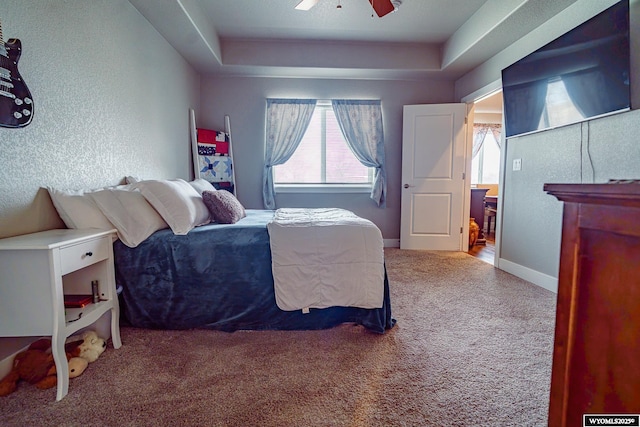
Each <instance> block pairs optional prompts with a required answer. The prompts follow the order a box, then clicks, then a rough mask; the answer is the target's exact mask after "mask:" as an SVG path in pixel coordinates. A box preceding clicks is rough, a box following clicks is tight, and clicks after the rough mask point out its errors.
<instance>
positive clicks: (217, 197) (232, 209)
mask: <svg viewBox="0 0 640 427" xmlns="http://www.w3.org/2000/svg"><path fill="white" fill-rule="evenodd" d="M202 200H203V201H204V204H205V205H206V206H207V209H209V214H210V215H211V219H212V220H213V221H215V222H217V223H219V224H235V223H236V222H238V221H239V220H241V219H242V218H244V217H245V216H247V214H246V212H245V210H244V206H242V204H241V203H240V201H238V199H236V196H234V195H233V194H231V193H230V192H228V191H226V190H220V191H203V192H202Z"/></svg>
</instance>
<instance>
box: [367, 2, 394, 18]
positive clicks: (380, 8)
mask: <svg viewBox="0 0 640 427" xmlns="http://www.w3.org/2000/svg"><path fill="white" fill-rule="evenodd" d="M369 3H371V6H373V10H375V11H376V14H377V15H378V16H379V17H380V18H382V17H383V16H385V15H386V14H388V13H391V12H393V11H394V10H395V7H394V5H393V4H392V3H391V0H369Z"/></svg>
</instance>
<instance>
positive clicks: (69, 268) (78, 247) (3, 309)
mask: <svg viewBox="0 0 640 427" xmlns="http://www.w3.org/2000/svg"><path fill="white" fill-rule="evenodd" d="M114 235H115V230H109V231H101V230H93V229H91V230H49V231H43V232H40V233H33V234H26V235H23V236H16V237H10V238H7V239H1V240H0V336H2V337H22V336H31V337H35V336H50V337H51V347H52V352H53V356H54V360H55V363H56V371H57V377H58V389H57V395H56V399H57V400H60V399H62V398H63V397H64V396H65V395H66V394H67V391H68V388H69V366H68V363H67V358H66V357H65V352H64V344H65V339H66V338H67V337H69V336H71V335H72V334H74V333H75V332H77V331H79V330H80V329H82V328H86V327H88V326H91V325H93V324H94V323H95V322H96V321H97V320H98V319H99V318H100V317H101V316H102V315H103V314H105V313H106V312H108V311H110V312H111V341H112V342H113V346H114V348H119V347H120V345H121V341H120V328H119V307H118V296H117V294H116V288H115V274H114V265H113V240H112V239H113V236H114ZM93 281H97V283H98V294H99V301H98V302H95V303H92V304H89V305H87V306H85V307H82V308H67V309H65V307H64V295H65V294H89V295H91V293H92V286H91V282H93Z"/></svg>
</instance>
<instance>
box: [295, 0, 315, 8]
mask: <svg viewBox="0 0 640 427" xmlns="http://www.w3.org/2000/svg"><path fill="white" fill-rule="evenodd" d="M319 1H320V0H302V1H301V2H300V3H298V5H297V6H296V9H298V10H309V9H311V8H312V7H313V6H315V5H316V4H317V3H318V2H319Z"/></svg>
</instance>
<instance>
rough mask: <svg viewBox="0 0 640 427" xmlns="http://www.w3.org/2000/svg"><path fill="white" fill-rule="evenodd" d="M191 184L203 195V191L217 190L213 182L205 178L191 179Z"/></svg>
mask: <svg viewBox="0 0 640 427" xmlns="http://www.w3.org/2000/svg"><path fill="white" fill-rule="evenodd" d="M189 184H190V185H191V186H192V187H193V188H195V190H196V191H197V192H198V194H200V195H201V196H202V193H203V192H205V191H216V187H214V186H213V184H212V183H210V182H209V181H207V180H206V179H204V178H198V179H194V180H193V181H189Z"/></svg>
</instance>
